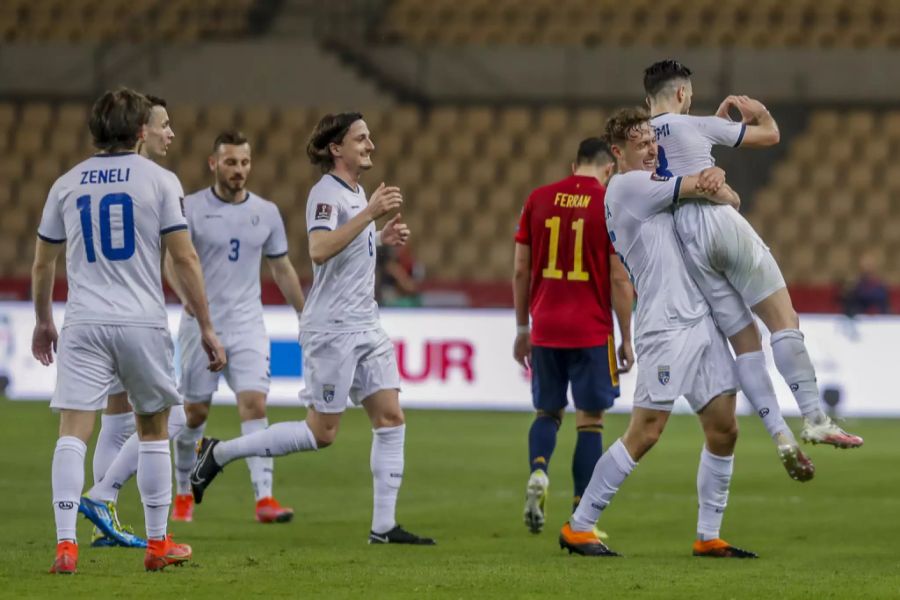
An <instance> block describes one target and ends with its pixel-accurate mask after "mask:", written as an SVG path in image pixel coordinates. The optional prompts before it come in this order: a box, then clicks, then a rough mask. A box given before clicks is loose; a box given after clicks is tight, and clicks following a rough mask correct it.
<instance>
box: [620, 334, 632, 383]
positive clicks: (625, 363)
mask: <svg viewBox="0 0 900 600" xmlns="http://www.w3.org/2000/svg"><path fill="white" fill-rule="evenodd" d="M618 356H619V369H618V371H616V372H617V373H618V374H619V375H621V374H622V373H627V372H628V371H630V370H631V367H633V366H634V348H632V347H631V340H625V341H623V342H622V343H621V344H619V354H618Z"/></svg>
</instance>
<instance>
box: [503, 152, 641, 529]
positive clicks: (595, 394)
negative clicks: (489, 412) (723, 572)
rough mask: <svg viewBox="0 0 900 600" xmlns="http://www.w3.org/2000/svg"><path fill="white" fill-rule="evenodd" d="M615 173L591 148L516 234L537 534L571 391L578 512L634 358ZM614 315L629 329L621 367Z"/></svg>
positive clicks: (538, 197)
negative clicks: (614, 215) (609, 219)
mask: <svg viewBox="0 0 900 600" xmlns="http://www.w3.org/2000/svg"><path fill="white" fill-rule="evenodd" d="M614 168H615V161H614V159H613V156H612V154H611V153H610V150H609V146H608V145H607V144H606V142H604V141H603V140H601V139H599V138H588V139H586V140H584V141H582V142H581V144H579V146H578V152H577V155H576V157H575V162H574V163H573V165H572V175H570V176H569V177H566V178H565V179H562V180H560V181H557V182H554V183H551V184H549V185H545V186H542V187H539V188H538V189H536V190H534V191H533V192H532V193H531V195H529V197H528V200H527V201H526V202H525V207H524V209H523V210H522V216H521V219H520V222H519V227H518V229H517V230H516V255H515V273H514V276H513V297H514V300H515V306H516V323H517V326H518V335H517V336H516V341H515V345H514V348H513V355H514V357H515V359H516V360H517V361H519V363H520V364H522V365H523V366H530V367H531V394H532V401H533V404H534V408H535V411H536V414H535V418H534V421H533V422H532V424H531V429H530V430H529V433H528V461H529V463H530V466H531V475H530V476H529V479H528V486H527V488H526V495H525V524H526V525H527V526H528V528H529V529H530V530H531V532H532V533H539V532H540V531H541V529H542V528H543V526H544V520H545V512H544V506H545V501H546V498H547V489H548V486H549V485H550V480H549V477H548V474H549V472H550V470H549V467H550V458H551V456H552V455H553V450H554V448H555V446H556V434H557V431H558V429H559V426H560V424H561V423H562V419H563V415H564V414H565V408H566V405H567V404H568V395H567V392H568V389H569V384H570V383H571V385H572V397H573V399H574V401H575V427H576V428H577V430H578V438H577V441H576V443H575V452H574V455H573V456H572V479H573V482H574V488H575V493H574V499H573V503H574V505H575V506H578V502H579V501H580V500H581V495H582V493H583V492H584V488H585V487H586V486H587V483H588V480H590V478H591V473H592V472H593V470H594V465H595V464H597V460H599V458H600V455H601V454H602V453H603V414H604V412H605V411H606V410H607V409H609V408H610V407H611V406H612V405H613V402H614V401H615V399H616V397H618V395H619V377H618V375H619V373H620V372H627V371H628V370H629V369H630V368H631V364H632V362H633V361H634V353H633V350H632V348H631V307H632V303H633V302H634V289H633V288H632V286H631V282H630V281H629V279H628V273H626V272H625V268H624V267H623V266H622V262H621V261H620V260H619V259H618V257H617V256H616V254H615V251H614V250H613V247H612V244H611V243H610V241H609V235H608V234H607V232H606V213H605V211H604V207H603V196H604V194H605V192H606V188H605V187H604V186H605V185H606V182H607V181H609V178H610V176H611V175H612V173H613V170H614ZM613 309H614V310H615V312H616V317H617V318H618V320H619V328H620V330H621V331H622V345H621V346H620V348H619V354H618V360H617V358H616V350H615V342H614V340H613V320H612V313H613ZM529 316H530V317H531V325H530V326H529ZM528 361H530V365H527V364H526V363H527V362H528ZM620 362H621V367H620V365H619V363H620Z"/></svg>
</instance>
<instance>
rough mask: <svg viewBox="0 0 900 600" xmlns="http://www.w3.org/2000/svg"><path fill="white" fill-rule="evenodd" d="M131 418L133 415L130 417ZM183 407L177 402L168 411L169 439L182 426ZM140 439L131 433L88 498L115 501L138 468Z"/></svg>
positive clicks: (183, 417)
mask: <svg viewBox="0 0 900 600" xmlns="http://www.w3.org/2000/svg"><path fill="white" fill-rule="evenodd" d="M132 418H133V417H132ZM184 423H185V415H184V407H183V406H181V405H180V404H177V405H175V406H173V407H172V408H171V410H170V411H169V423H168V430H169V439H172V438H174V437H175V436H176V435H178V433H179V432H180V431H181V430H182V429H183V428H184ZM140 443H141V442H140V440H139V439H138V436H137V434H136V433H135V434H133V435H132V436H131V437H129V438H128V441H126V442H125V444H124V445H123V446H122V448H121V449H120V450H119V453H118V454H117V455H116V458H115V460H113V462H112V464H111V465H109V468H108V469H107V470H106V474H105V475H104V476H103V479H101V480H100V482H99V483H95V484H94V487H92V488H91V489H90V491H88V493H87V495H88V498H90V499H91V500H98V501H101V502H115V501H116V500H118V498H119V490H120V489H122V486H123V485H125V483H126V482H127V481H128V480H129V479H131V478H132V477H134V474H135V473H137V470H138V454H139V446H140Z"/></svg>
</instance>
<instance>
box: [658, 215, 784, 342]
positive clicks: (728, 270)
mask: <svg viewBox="0 0 900 600" xmlns="http://www.w3.org/2000/svg"><path fill="white" fill-rule="evenodd" d="M675 223H676V227H677V230H678V237H679V238H680V239H681V243H682V248H683V250H684V261H685V263H686V264H687V268H688V272H689V273H690V274H691V277H692V278H693V280H694V282H696V284H697V287H699V288H700V291H701V292H702V293H703V296H704V297H705V298H706V301H707V302H708V303H709V305H710V307H712V313H713V318H714V319H715V320H716V323H717V324H718V325H719V328H720V329H721V330H722V333H724V334H725V336H726V337H731V336H732V335H734V334H736V333H737V332H738V331H740V330H742V329H743V328H745V327H747V326H748V325H750V324H751V323H752V322H753V314H752V313H751V311H750V307H752V306H756V305H757V304H759V303H760V302H762V301H763V300H765V299H766V298H768V297H769V296H771V295H772V294H774V293H775V292H777V291H778V290H780V289H781V288H783V287H785V283H784V276H783V275H782V274H781V269H779V268H778V263H777V262H775V258H774V257H773V256H772V253H771V252H770V251H769V248H768V246H766V244H765V243H764V242H763V241H762V239H761V238H760V237H759V236H758V235H757V234H756V232H755V231H754V230H753V227H752V226H751V225H750V223H748V222H747V220H746V219H744V218H743V217H742V216H741V215H740V213H738V212H737V211H736V210H734V209H732V208H730V207H727V206H710V205H709V204H703V203H688V204H685V205H683V206H681V207H680V208H679V209H678V210H677V211H676V212H675Z"/></svg>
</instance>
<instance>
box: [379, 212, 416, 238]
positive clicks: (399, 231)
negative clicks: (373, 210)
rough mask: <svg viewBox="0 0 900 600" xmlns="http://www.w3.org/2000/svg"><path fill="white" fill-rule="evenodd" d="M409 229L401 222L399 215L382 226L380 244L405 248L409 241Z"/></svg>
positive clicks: (401, 218)
mask: <svg viewBox="0 0 900 600" xmlns="http://www.w3.org/2000/svg"><path fill="white" fill-rule="evenodd" d="M409 234H410V231H409V227H408V226H407V225H406V223H404V222H403V217H401V216H400V213H397V214H396V215H394V216H393V218H391V220H390V221H388V222H387V223H385V224H384V229H382V230H381V243H382V244H384V245H385V246H405V245H406V242H407V240H409Z"/></svg>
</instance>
